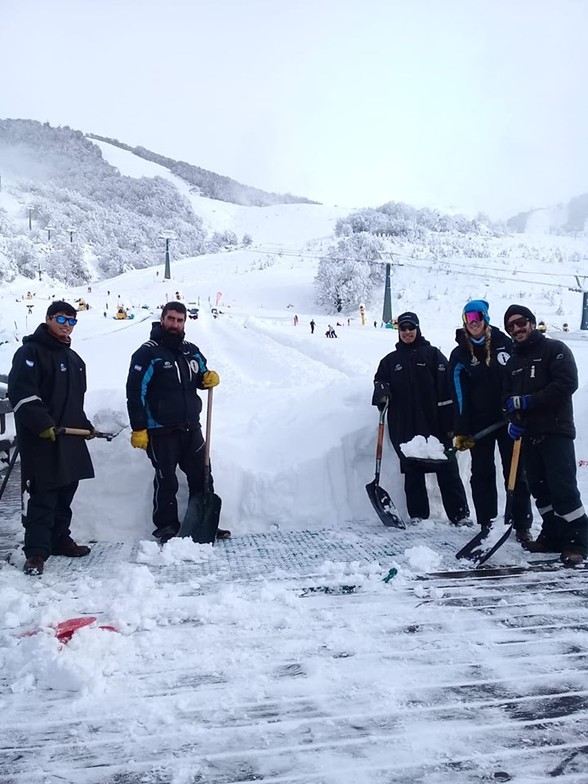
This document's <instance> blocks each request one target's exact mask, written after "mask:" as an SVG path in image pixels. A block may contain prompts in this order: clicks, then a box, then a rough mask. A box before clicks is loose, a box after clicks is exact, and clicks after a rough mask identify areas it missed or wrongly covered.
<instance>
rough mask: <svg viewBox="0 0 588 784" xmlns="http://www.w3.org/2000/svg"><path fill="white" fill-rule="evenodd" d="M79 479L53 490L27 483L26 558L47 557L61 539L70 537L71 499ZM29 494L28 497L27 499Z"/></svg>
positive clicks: (24, 519)
mask: <svg viewBox="0 0 588 784" xmlns="http://www.w3.org/2000/svg"><path fill="white" fill-rule="evenodd" d="M78 484H79V483H78V482H72V483H71V484H70V485H65V486H64V487H57V488H55V489H53V490H41V491H36V490H35V489H34V483H33V484H28V485H25V488H24V491H23V500H24V499H26V507H25V508H24V510H23V517H22V522H23V525H24V529H25V538H24V553H25V556H26V557H27V558H30V557H31V556H32V555H41V556H42V557H43V558H45V559H47V558H49V556H50V555H51V553H52V552H53V550H54V549H55V548H57V547H58V546H59V543H60V541H62V540H63V539H67V538H68V537H69V536H70V528H69V526H70V523H71V517H72V511H71V502H72V501H73V497H74V495H75V494H76V490H77V489H78ZM27 493H28V499H27Z"/></svg>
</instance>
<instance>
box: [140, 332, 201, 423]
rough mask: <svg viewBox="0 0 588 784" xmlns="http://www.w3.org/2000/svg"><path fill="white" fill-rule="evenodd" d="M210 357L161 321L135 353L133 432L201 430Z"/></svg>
mask: <svg viewBox="0 0 588 784" xmlns="http://www.w3.org/2000/svg"><path fill="white" fill-rule="evenodd" d="M207 370H208V368H207V367H206V358H205V357H204V356H203V354H202V353H201V352H200V349H199V348H198V346H195V345H194V343H189V342H188V341H187V340H183V339H182V336H177V335H173V334H170V333H166V331H165V330H164V329H163V327H162V326H161V324H160V322H159V321H156V322H154V323H153V326H152V329H151V337H150V340H148V341H147V342H146V343H143V345H142V346H141V347H140V348H139V349H138V350H137V351H135V353H134V354H133V356H132V357H131V366H130V368H129V375H128V378H127V408H128V412H129V419H130V421H131V427H132V429H133V430H160V431H162V432H163V429H167V430H172V429H175V428H182V429H187V430H195V429H197V428H199V427H200V412H201V410H202V401H201V400H200V398H199V397H198V394H197V390H198V389H203V387H202V375H203V374H204V373H206V371H207Z"/></svg>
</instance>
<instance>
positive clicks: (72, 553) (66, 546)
mask: <svg viewBox="0 0 588 784" xmlns="http://www.w3.org/2000/svg"><path fill="white" fill-rule="evenodd" d="M90 552H91V550H90V548H89V547H88V546H87V545H85V544H77V543H76V542H74V540H73V539H72V538H71V536H68V537H66V538H65V539H61V541H59V542H58V543H57V544H56V545H55V546H54V547H53V551H52V553H51V554H52V555H65V556H67V557H68V558H83V557H84V555H90Z"/></svg>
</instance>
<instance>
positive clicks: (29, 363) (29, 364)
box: [25, 359, 35, 367]
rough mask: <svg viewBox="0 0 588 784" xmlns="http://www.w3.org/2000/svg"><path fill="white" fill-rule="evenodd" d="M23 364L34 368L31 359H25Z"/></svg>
mask: <svg viewBox="0 0 588 784" xmlns="http://www.w3.org/2000/svg"><path fill="white" fill-rule="evenodd" d="M25 362H26V364H27V365H28V366H29V367H35V363H34V362H33V360H32V359H25Z"/></svg>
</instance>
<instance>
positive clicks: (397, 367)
mask: <svg viewBox="0 0 588 784" xmlns="http://www.w3.org/2000/svg"><path fill="white" fill-rule="evenodd" d="M394 370H402V365H401V364H400V362H399V363H398V364H397V365H396V367H395V368H394Z"/></svg>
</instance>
